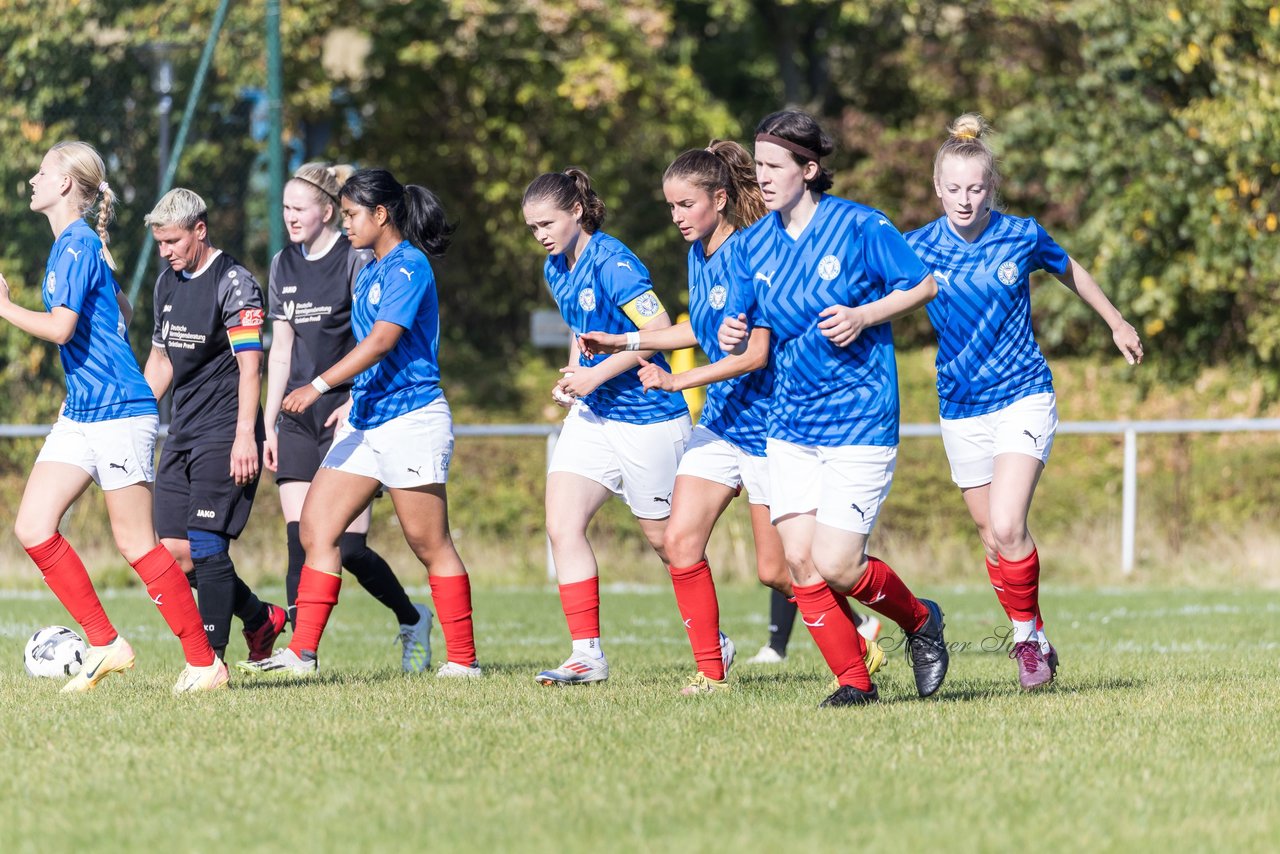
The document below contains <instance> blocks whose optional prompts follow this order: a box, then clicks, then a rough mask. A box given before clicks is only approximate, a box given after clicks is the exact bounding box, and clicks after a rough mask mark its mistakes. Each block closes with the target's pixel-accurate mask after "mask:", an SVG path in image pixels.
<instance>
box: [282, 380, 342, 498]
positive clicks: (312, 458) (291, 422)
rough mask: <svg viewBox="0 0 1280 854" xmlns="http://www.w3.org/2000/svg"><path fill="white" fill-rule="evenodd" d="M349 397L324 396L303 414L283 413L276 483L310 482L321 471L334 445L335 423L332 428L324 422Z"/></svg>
mask: <svg viewBox="0 0 1280 854" xmlns="http://www.w3.org/2000/svg"><path fill="white" fill-rule="evenodd" d="M347 399H348V394H347V392H346V390H343V391H342V392H341V393H339V394H333V393H329V394H324V395H321V397H320V399H319V400H317V401H316V402H315V404H314V405H313V406H312V407H311V408H310V409H308V410H307V411H306V412H303V413H301V414H297V413H293V412H281V413H280V420H279V421H278V422H276V483H290V482H292V481H303V482H306V483H310V482H311V481H313V480H315V479H316V472H318V471H320V463H322V462H324V455H325V454H327V453H329V446H330V445H332V444H333V431H334V429H335V428H336V427H337V426H338V425H337V423H336V422H335V423H334V424H332V425H330V426H329V427H326V426H324V422H325V421H326V420H328V418H329V416H330V415H332V414H333V412H334V410H336V409H337V408H338V407H340V406H342V405H343V404H344V403H346V402H347Z"/></svg>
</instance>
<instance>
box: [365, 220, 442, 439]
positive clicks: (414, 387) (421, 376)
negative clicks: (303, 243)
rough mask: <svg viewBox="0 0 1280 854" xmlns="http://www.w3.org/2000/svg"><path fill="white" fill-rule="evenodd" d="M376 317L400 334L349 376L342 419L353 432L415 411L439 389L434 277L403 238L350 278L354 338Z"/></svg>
mask: <svg viewBox="0 0 1280 854" xmlns="http://www.w3.org/2000/svg"><path fill="white" fill-rule="evenodd" d="M379 320H385V321H387V322H388V323H394V324H395V325H396V326H400V327H403V328H404V334H402V335H401V336H400V340H399V341H397V342H396V346H394V347H392V348H391V352H389V353H387V355H385V356H383V357H382V361H380V362H378V363H377V364H375V365H374V366H373V367H371V368H368V369H367V370H365V371H364V372H363V373H361V374H360V375H359V376H357V377H356V379H355V384H354V385H353V386H352V388H351V414H350V416H348V420H349V421H350V422H351V426H352V427H355V428H356V429H357V430H368V429H370V428H372V427H377V426H378V425H379V424H385V423H386V422H388V421H390V420H391V419H393V418H396V417H397V416H400V415H404V414H405V413H406V412H412V411H413V410H415V409H421V408H422V407H424V406H426V405H427V404H428V403H430V402H431V401H433V400H435V399H436V398H437V397H439V396H440V395H441V393H442V392H441V391H440V366H439V362H438V361H437V353H438V351H439V347H440V306H439V303H438V301H437V298H436V278H435V275H434V274H433V273H432V272H431V264H430V262H428V261H427V256H426V255H424V254H422V252H421V251H419V250H418V249H417V248H416V247H415V246H413V245H412V244H410V243H409V241H407V240H404V241H401V242H400V243H399V245H397V246H396V247H395V248H394V249H392V250H391V251H390V252H388V253H387V254H386V255H384V256H383V257H382V258H381V259H379V260H375V261H370V262H369V264H368V265H367V266H366V267H365V268H364V269H362V270H361V271H360V273H359V275H358V276H357V277H356V287H355V293H354V294H353V295H352V299H351V329H352V331H353V332H355V335H356V340H358V341H363V340H364V339H365V337H366V336H367V335H368V334H369V332H370V331H371V330H372V329H373V324H374V323H375V322H376V321H379Z"/></svg>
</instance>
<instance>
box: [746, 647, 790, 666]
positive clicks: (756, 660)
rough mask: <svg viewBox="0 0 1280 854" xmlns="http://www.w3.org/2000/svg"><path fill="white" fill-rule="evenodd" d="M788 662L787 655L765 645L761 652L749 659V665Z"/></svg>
mask: <svg viewBox="0 0 1280 854" xmlns="http://www.w3.org/2000/svg"><path fill="white" fill-rule="evenodd" d="M786 660H787V657H786V656H785V655H782V654H781V653H779V652H778V651H777V650H776V649H774V648H773V647H771V646H769V645H768V644H765V645H764V646H762V647H760V651H759V652H757V653H756V654H755V655H753V656H751V657H750V658H748V659H747V664H781V663H782V662H784V661H786Z"/></svg>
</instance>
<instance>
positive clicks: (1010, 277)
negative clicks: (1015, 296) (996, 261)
mask: <svg viewBox="0 0 1280 854" xmlns="http://www.w3.org/2000/svg"><path fill="white" fill-rule="evenodd" d="M996 278H997V279H999V280H1000V284H1002V285H1012V284H1013V283H1014V282H1016V281H1018V265H1017V264H1015V263H1014V262H1012V261H1005V262H1004V263H1003V264H1001V265H1000V269H998V270H996Z"/></svg>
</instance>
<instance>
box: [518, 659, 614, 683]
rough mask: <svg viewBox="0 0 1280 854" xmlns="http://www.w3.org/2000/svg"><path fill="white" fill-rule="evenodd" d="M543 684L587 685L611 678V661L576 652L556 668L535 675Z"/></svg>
mask: <svg viewBox="0 0 1280 854" xmlns="http://www.w3.org/2000/svg"><path fill="white" fill-rule="evenodd" d="M533 678H534V679H535V680H536V681H538V682H539V683H541V684H543V685H587V684H590V683H592V682H603V681H605V680H606V679H608V678H609V662H608V661H606V660H605V659H604V658H603V657H601V658H592V657H591V656H589V655H581V654H579V653H576V652H575V653H574V654H573V655H571V656H569V657H568V658H567V659H565V662H564V664H562V665H560V666H559V667H557V668H555V669H554V670H544V671H542V672H541V673H539V674H538V675H537V676H535V677H533Z"/></svg>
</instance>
